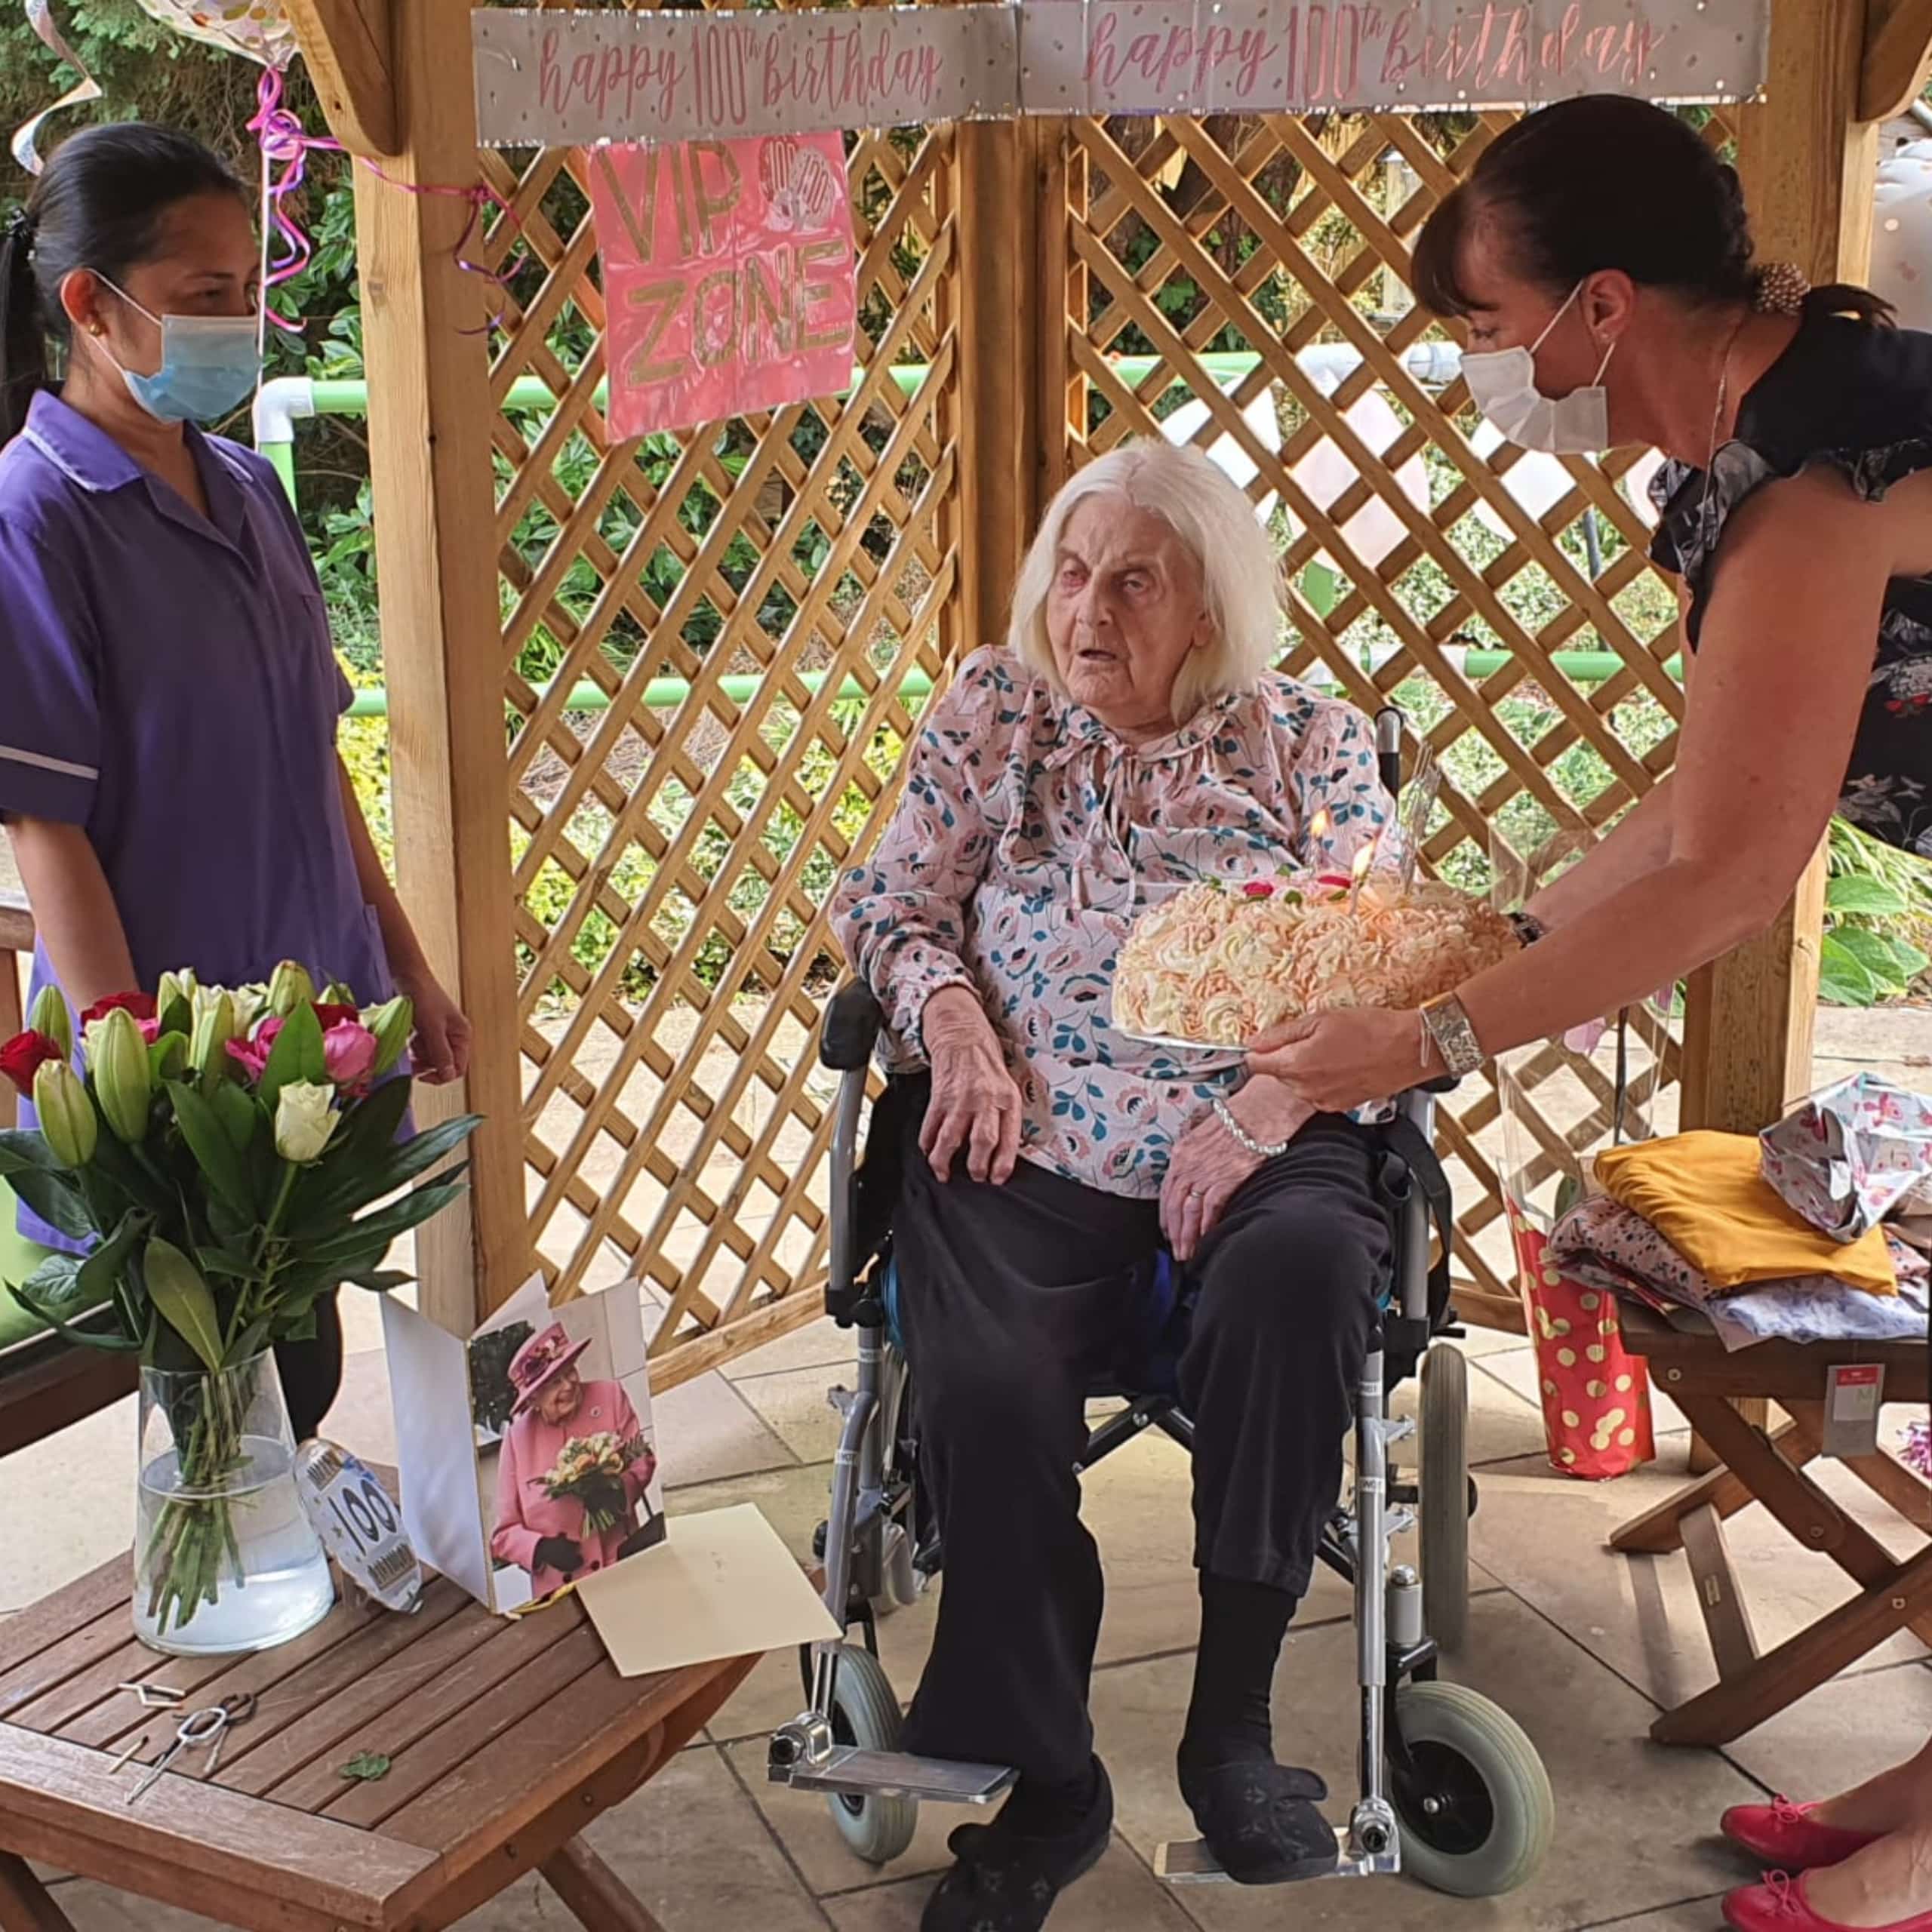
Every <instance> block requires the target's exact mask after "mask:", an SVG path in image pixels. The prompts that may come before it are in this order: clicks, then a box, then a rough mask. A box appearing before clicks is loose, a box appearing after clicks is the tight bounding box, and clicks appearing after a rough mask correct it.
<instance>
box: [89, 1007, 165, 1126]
mask: <svg viewBox="0 0 1932 1932" xmlns="http://www.w3.org/2000/svg"><path fill="white" fill-rule="evenodd" d="M87 1053H88V1066H89V1067H90V1068H91V1069H92V1070H93V1073H94V1092H95V1093H96V1094H97V1095H98V1096H99V1097H100V1110H101V1112H103V1114H105V1115H106V1116H107V1124H108V1125H109V1127H111V1128H113V1130H114V1131H115V1135H116V1136H117V1137H118V1138H119V1139H121V1140H125V1141H126V1142H127V1143H128V1146H131V1147H132V1146H137V1145H139V1143H140V1142H141V1141H143V1140H145V1139H146V1137H147V1131H148V1103H149V1100H151V1099H152V1097H153V1095H154V1087H153V1081H152V1075H151V1074H150V1072H149V1066H148V1049H147V1043H146V1041H144V1040H143V1038H141V1029H140V1026H138V1025H137V1023H136V1022H135V1019H134V1015H133V1014H131V1013H130V1012H128V1010H127V1009H126V1008H125V1007H117V1008H115V1010H114V1011H112V1013H110V1014H109V1015H108V1016H107V1017H106V1019H105V1020H96V1021H95V1022H94V1024H93V1025H92V1026H90V1027H89V1028H88V1037H87Z"/></svg>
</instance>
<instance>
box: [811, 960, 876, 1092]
mask: <svg viewBox="0 0 1932 1932" xmlns="http://www.w3.org/2000/svg"><path fill="white" fill-rule="evenodd" d="M884 1026H885V1009H884V1008H883V1007H881V1005H880V1004H879V1003H878V995H876V994H875V992H873V991H872V988H871V987H870V986H867V985H866V983H865V982H864V980H849V981H848V982H847V983H846V984H845V985H844V986H841V987H840V988H839V989H838V992H835V993H834V994H833V995H832V1000H831V1003H830V1004H829V1005H828V1006H827V1007H826V1009H825V1023H824V1024H823V1026H821V1027H820V1029H819V1036H818V1057H819V1063H820V1065H821V1066H829V1067H830V1068H831V1069H832V1071H833V1072H835V1073H855V1072H859V1071H860V1070H861V1069H863V1068H864V1067H865V1066H866V1065H867V1064H868V1063H869V1061H870V1060H871V1059H872V1049H873V1048H874V1047H875V1046H876V1045H877V1044H878V1036H879V1035H880V1033H881V1032H883V1031H884Z"/></svg>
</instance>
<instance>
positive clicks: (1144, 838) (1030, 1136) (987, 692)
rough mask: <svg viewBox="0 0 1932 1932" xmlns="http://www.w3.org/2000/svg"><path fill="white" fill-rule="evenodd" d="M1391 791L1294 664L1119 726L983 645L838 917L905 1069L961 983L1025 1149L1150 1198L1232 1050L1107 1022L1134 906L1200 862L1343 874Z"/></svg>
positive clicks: (1237, 1062)
mask: <svg viewBox="0 0 1932 1932" xmlns="http://www.w3.org/2000/svg"><path fill="white" fill-rule="evenodd" d="M1388 802H1389V801H1388V796H1387V794H1386V792H1384V791H1383V789H1382V785H1381V781H1380V777H1379V776H1378V774H1377V764H1376V756H1375V738H1374V731H1373V729H1372V728H1371V725H1370V724H1369V722H1368V721H1367V718H1364V716H1363V715H1361V712H1358V711H1357V710H1355V709H1354V708H1353V707H1352V706H1349V705H1346V704H1343V703H1339V702H1337V700H1333V699H1330V698H1327V697H1322V696H1321V694H1319V693H1318V692H1315V691H1311V690H1309V688H1308V687H1307V686H1306V685H1300V684H1297V683H1296V682H1295V681H1294V680H1293V679H1291V678H1284V677H1281V676H1278V675H1275V674H1274V673H1272V672H1271V673H1269V674H1268V675H1265V676H1264V677H1263V678H1262V679H1261V680H1260V684H1259V685H1258V686H1257V688H1255V689H1254V690H1253V691H1247V692H1238V693H1234V694H1230V695H1229V696H1226V697H1221V698H1219V699H1216V700H1213V701H1211V702H1210V703H1208V704H1207V705H1205V706H1203V707H1202V708H1201V710H1200V711H1199V712H1197V713H1196V714H1195V715H1194V716H1193V717H1192V718H1189V720H1188V721H1187V722H1186V724H1183V725H1182V726H1181V727H1180V729H1179V730H1177V731H1173V732H1171V733H1170V734H1168V736H1167V737H1164V738H1160V739H1158V740H1155V741H1153V742H1152V743H1146V744H1140V745H1131V744H1129V743H1127V742H1126V740H1124V739H1121V738H1119V737H1115V734H1113V733H1112V731H1109V730H1108V728H1106V725H1104V724H1102V723H1101V722H1100V719H1099V718H1097V717H1095V716H1094V714H1093V713H1092V712H1090V711H1088V710H1087V709H1084V707H1083V706H1081V705H1078V704H1076V703H1075V702H1074V701H1073V700H1072V699H1071V698H1070V697H1067V696H1066V694H1065V693H1063V692H1062V691H1057V690H1056V689H1055V688H1054V687H1053V686H1052V685H1049V684H1048V682H1047V681H1046V680H1045V679H1044V678H1040V677H1038V676H1036V675H1035V674H1034V673H1033V672H1031V671H1030V670H1029V669H1027V668H1026V666H1025V665H1024V664H1023V663H1021V662H1020V660H1019V659H1018V658H1017V657H1014V656H1013V655H1011V654H1010V653H1008V652H1006V651H994V650H986V651H977V652H975V653H974V655H973V656H972V657H970V658H968V660H966V662H965V663H964V664H963V665H962V666H961V667H960V670H959V672H958V676H957V678H955V681H954V682H953V683H952V686H951V687H950V688H949V689H948V690H947V691H946V693H945V694H944V695H943V697H940V699H938V700H937V702H936V703H934V706H933V708H932V709H931V712H930V713H929V714H928V717H927V719H926V721H925V724H924V729H923V730H922V731H921V732H920V734H919V737H918V740H917V742H916V743H915V745H914V746H913V747H912V753H911V762H910V765H909V771H908V773H907V777H906V794H905V797H904V798H903V800H902V801H901V802H900V807H899V809H898V811H897V812H896V813H895V814H894V817H893V819H892V822H891V825H890V826H888V828H887V829H886V832H885V834H884V837H883V838H881V841H880V842H879V844H878V848H877V850H876V851H875V852H874V853H873V854H872V858H871V860H869V863H866V864H864V865H862V866H858V867H857V868H856V869H854V870H853V871H851V872H848V873H847V874H846V875H845V877H844V880H843V881H841V884H840V887H839V890H838V894H837V896H836V897H835V899H834V900H833V903H832V918H833V921H834V922H835V924H836V926H837V928H838V934H839V937H840V938H841V940H842V941H843V943H844V946H845V949H846V952H847V953H848V955H849V957H850V958H851V960H852V961H853V963H854V966H855V967H856V968H857V971H858V972H859V973H860V975H861V976H862V977H863V978H864V980H866V983H867V984H869V986H871V987H872V990H873V991H874V992H875V993H876V994H877V995H878V997H879V999H880V1001H881V1003H882V1004H884V1008H885V1012H886V1023H887V1025H888V1028H889V1029H890V1030H891V1036H892V1038H891V1064H892V1065H893V1066H894V1067H895V1068H896V1069H909V1068H912V1067H915V1066H919V1065H920V1064H921V1063H922V1060H921V1048H920V1039H919V1020H920V1015H921V1013H922V1012H923V1011H924V1007H925V1003H926V1001H927V1000H928V999H929V998H931V996H932V995H933V994H934V993H935V992H937V991H938V990H939V989H940V988H941V987H942V986H971V988H972V989H974V991H975V992H977V993H978V995H980V1000H981V1001H982V1003H983V1005H984V1006H985V1008H986V1012H987V1014H989V1017H991V1019H992V1023H993V1026H994V1030H995V1032H997V1033H998V1035H999V1038H1000V1041H1001V1045H1002V1047H1003V1048H1004V1051H1005V1054H1006V1060H1007V1064H1008V1067H1009V1069H1011V1072H1012V1074H1013V1077H1014V1081H1016V1083H1017V1084H1018V1086H1019V1088H1020V1093H1021V1095H1022V1096H1023V1100H1024V1112H1023V1123H1022V1126H1021V1131H1020V1157H1021V1158H1023V1159H1024V1160H1028V1161H1033V1162H1035V1163H1036V1164H1038V1165H1040V1166H1041V1167H1044V1168H1049V1169H1051V1171H1053V1172H1054V1173H1056V1174H1063V1175H1065V1176H1066V1177H1068V1178H1069V1179H1070V1180H1076V1181H1080V1182H1083V1183H1085V1184H1086V1185H1087V1186H1090V1187H1094V1188H1097V1189H1100V1190H1102V1191H1103V1192H1106V1193H1109V1194H1121V1195H1138V1196H1142V1197H1146V1196H1151V1195H1155V1194H1158V1192H1160V1188H1161V1180H1162V1177H1164V1174H1165V1173H1166V1171H1167V1164H1168V1156H1169V1155H1170V1153H1171V1151H1172V1149H1173V1147H1174V1143H1175V1141H1176V1140H1177V1139H1178V1138H1179V1137H1180V1134H1182V1133H1183V1131H1184V1130H1185V1129H1186V1128H1187V1127H1188V1126H1189V1124H1190V1123H1191V1122H1192V1121H1193V1120H1194V1119H1195V1118H1197V1117H1198V1115H1200V1113H1201V1112H1202V1111H1203V1110H1204V1109H1205V1108H1206V1107H1207V1106H1208V1105H1209V1104H1210V1103H1211V1102H1212V1101H1213V1100H1214V1097H1215V1096H1216V1095H1217V1094H1225V1093H1228V1092H1230V1091H1232V1090H1233V1088H1235V1087H1236V1086H1237V1085H1238V1084H1239V1083H1240V1080H1241V1054H1239V1053H1238V1052H1223V1051H1208V1050H1205V1049H1186V1048H1174V1047H1163V1046H1156V1045H1154V1044H1150V1043H1149V1042H1147V1041H1142V1040H1137V1039H1134V1038H1131V1037H1129V1036H1128V1035H1124V1034H1122V1033H1120V1032H1115V1030H1114V1029H1113V1027H1112V1025H1111V1023H1110V1021H1109V1014H1110V1012H1111V1010H1112V979H1113V965H1114V960H1115V955H1117V954H1118V952H1119V949H1120V946H1121V941H1122V940H1124V938H1125V937H1126V936H1127V931H1128V927H1129V925H1130V924H1131V922H1132V921H1133V918H1134V915H1136V914H1137V913H1138V912H1141V911H1143V910H1144V909H1146V907H1147V906H1149V905H1152V904H1155V903H1158V901H1159V900H1161V899H1163V898H1164V897H1168V896H1170V895H1171V894H1174V893H1175V892H1177V891H1180V890H1181V889H1182V888H1184V887H1186V886H1188V885H1190V884H1194V883H1195V882H1196V881H1199V880H1201V879H1204V878H1225V879H1243V878H1272V876H1273V875H1275V872H1277V871H1278V870H1279V869H1281V868H1283V867H1287V868H1291V869H1297V870H1300V869H1313V870H1320V871H1324V872H1346V871H1348V870H1349V866H1350V863H1351V862H1352V860H1353V858H1354V856H1355V852H1356V851H1358V848H1361V846H1362V845H1364V844H1367V842H1368V841H1370V840H1371V838H1373V837H1374V834H1375V832H1376V829H1377V827H1378V826H1380V823H1381V822H1382V820H1383V816H1384V814H1385V813H1386V811H1387V808H1388ZM1322 814H1326V816H1325V818H1324V817H1322V816H1321V815H1322Z"/></svg>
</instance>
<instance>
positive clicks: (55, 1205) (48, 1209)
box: [7, 1134, 107, 1241]
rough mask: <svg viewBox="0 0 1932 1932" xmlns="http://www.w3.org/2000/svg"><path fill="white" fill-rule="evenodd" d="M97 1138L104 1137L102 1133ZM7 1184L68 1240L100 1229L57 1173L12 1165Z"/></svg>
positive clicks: (80, 1238) (83, 1238) (82, 1238)
mask: <svg viewBox="0 0 1932 1932" xmlns="http://www.w3.org/2000/svg"><path fill="white" fill-rule="evenodd" d="M101 1138H102V1139H103V1140H106V1138H107V1136H106V1135H105V1134H103V1135H102V1137H101ZM7 1184H8V1186H10V1187H11V1188H12V1189H13V1190H14V1193H16V1194H17V1195H19V1196H20V1198H21V1199H22V1200H23V1201H25V1202H26V1204H27V1205H28V1206H29V1207H31V1208H32V1210H33V1211H34V1212H35V1214H38V1216H39V1217H40V1218H41V1219H42V1220H43V1221H45V1222H47V1223H48V1224H49V1225H50V1226H54V1227H57V1228H58V1229H60V1232H62V1233H63V1235H66V1237H67V1238H68V1239H69V1241H87V1240H89V1239H91V1238H92V1237H93V1236H94V1235H96V1234H97V1233H98V1232H100V1230H99V1229H97V1228H96V1227H95V1226H94V1217H93V1216H92V1215H91V1214H89V1213H88V1204H87V1203H86V1201H84V1200H83V1199H82V1198H81V1195H80V1192H79V1190H78V1189H76V1188H75V1186H73V1185H72V1183H70V1182H69V1181H66V1180H63V1179H62V1178H61V1174H60V1172H59V1171H55V1172H53V1173H50V1172H48V1170H47V1169H45V1168H15V1169H14V1171H13V1172H12V1173H11V1174H9V1175H8V1177H7Z"/></svg>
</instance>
